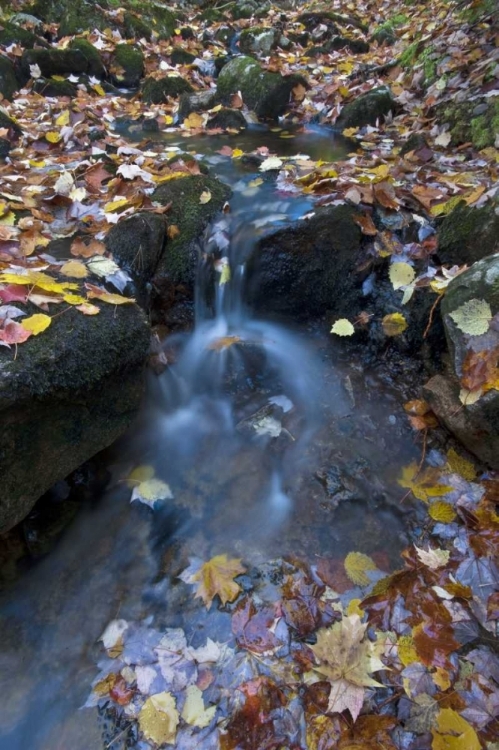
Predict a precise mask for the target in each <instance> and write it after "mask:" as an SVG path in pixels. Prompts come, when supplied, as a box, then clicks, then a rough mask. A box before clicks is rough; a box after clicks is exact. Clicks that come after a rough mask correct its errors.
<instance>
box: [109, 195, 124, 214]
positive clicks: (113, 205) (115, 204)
mask: <svg viewBox="0 0 499 750" xmlns="http://www.w3.org/2000/svg"><path fill="white" fill-rule="evenodd" d="M124 206H128V198H120V199H119V200H116V201H109V203H105V204H104V211H105V212H106V214H108V213H110V212H111V211H116V210H117V209H118V208H123V207H124Z"/></svg>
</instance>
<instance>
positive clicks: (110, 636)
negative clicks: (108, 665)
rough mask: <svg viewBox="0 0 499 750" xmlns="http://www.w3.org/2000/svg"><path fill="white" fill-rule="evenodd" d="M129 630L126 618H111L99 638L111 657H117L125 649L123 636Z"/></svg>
mask: <svg viewBox="0 0 499 750" xmlns="http://www.w3.org/2000/svg"><path fill="white" fill-rule="evenodd" d="M127 630H128V622H127V621H126V620H111V622H110V623H109V625H108V626H107V627H106V629H105V630H104V632H103V633H102V635H101V637H100V638H99V640H100V641H102V643H103V644H104V648H105V649H106V651H107V653H108V655H109V656H110V657H111V659H116V658H117V657H118V656H119V655H120V654H121V652H122V651H123V636H124V634H125V632H126V631H127Z"/></svg>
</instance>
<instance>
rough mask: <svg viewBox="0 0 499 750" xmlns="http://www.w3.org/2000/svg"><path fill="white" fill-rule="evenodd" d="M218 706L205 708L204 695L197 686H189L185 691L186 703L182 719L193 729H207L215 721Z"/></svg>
mask: <svg viewBox="0 0 499 750" xmlns="http://www.w3.org/2000/svg"><path fill="white" fill-rule="evenodd" d="M216 710H217V707H216V706H211V707H210V708H205V707H204V701H203V693H202V692H201V690H200V689H199V688H198V687H197V685H189V687H188V688H187V690H186V691H185V703H184V707H183V709H182V718H183V720H184V721H185V722H186V723H187V724H190V725H191V726H193V727H199V729H203V727H207V726H208V724H210V722H211V720H212V719H213V717H214V715H215V712H216Z"/></svg>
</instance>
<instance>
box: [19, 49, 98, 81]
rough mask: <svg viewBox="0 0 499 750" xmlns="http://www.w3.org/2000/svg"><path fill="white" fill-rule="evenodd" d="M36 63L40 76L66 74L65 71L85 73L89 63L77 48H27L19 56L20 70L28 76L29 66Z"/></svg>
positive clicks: (47, 76) (48, 76)
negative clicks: (20, 56)
mask: <svg viewBox="0 0 499 750" xmlns="http://www.w3.org/2000/svg"><path fill="white" fill-rule="evenodd" d="M31 65H38V67H39V68H40V70H41V72H42V76H44V77H46V78H51V77H52V76H55V75H57V76H60V75H66V74H67V73H86V72H87V71H88V67H89V63H88V60H87V58H86V57H85V55H84V54H83V52H81V51H80V50H79V49H66V50H62V49H27V50H25V51H24V52H23V56H22V58H21V70H22V72H23V73H24V75H26V76H30V66H31Z"/></svg>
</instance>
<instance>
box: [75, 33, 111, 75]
mask: <svg viewBox="0 0 499 750" xmlns="http://www.w3.org/2000/svg"><path fill="white" fill-rule="evenodd" d="M69 48H70V49H72V50H73V49H74V50H78V51H79V52H81V54H82V55H83V57H84V58H85V60H86V61H87V68H86V71H85V72H86V73H88V74H89V75H91V76H97V78H102V77H103V76H104V75H105V74H106V68H105V67H104V63H103V62H102V58H101V56H100V54H99V51H98V50H97V49H96V48H95V47H94V45H93V44H92V43H91V42H89V41H88V39H83V38H81V37H79V38H76V39H72V40H71V42H70V44H69Z"/></svg>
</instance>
